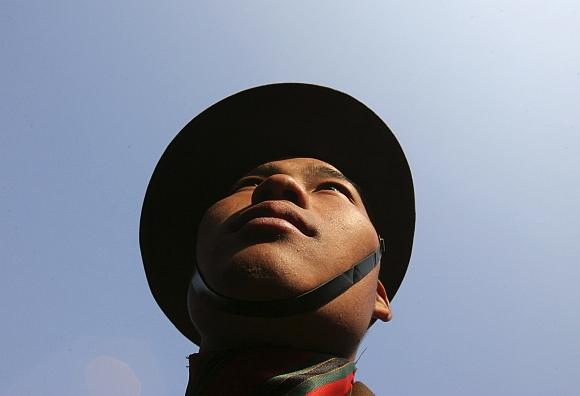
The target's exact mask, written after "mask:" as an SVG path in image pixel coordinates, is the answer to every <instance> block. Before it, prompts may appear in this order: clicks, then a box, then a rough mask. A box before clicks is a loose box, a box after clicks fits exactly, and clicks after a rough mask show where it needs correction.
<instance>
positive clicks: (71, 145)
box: [0, 0, 580, 396]
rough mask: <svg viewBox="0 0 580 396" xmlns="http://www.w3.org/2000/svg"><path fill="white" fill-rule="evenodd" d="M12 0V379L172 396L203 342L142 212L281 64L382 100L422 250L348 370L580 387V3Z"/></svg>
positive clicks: (466, 390)
mask: <svg viewBox="0 0 580 396" xmlns="http://www.w3.org/2000/svg"><path fill="white" fill-rule="evenodd" d="M276 3H277V4H273V3H272V2H266V1H246V2H222V1H211V2H210V1H197V2H191V1H171V2H153V1H124V2H114V1H99V2H95V1H92V2H89V1H82V0H81V1H63V0H57V1H52V2H41V1H15V0H5V1H3V2H2V3H1V4H0V37H1V38H0V49H1V53H2V61H1V62H0V86H1V88H2V92H3V94H2V95H1V96H0V125H1V128H0V268H1V269H2V276H1V277H0V315H1V317H2V326H1V327H0V347H1V350H2V353H1V356H2V357H1V358H0V395H2V396H23V395H64V396H69V395H70V396H73V395H74V396H84V395H87V396H102V395H109V396H111V395H112V396H115V395H123V396H132V395H142V396H149V395H150V396H153V395H173V394H177V395H179V394H183V393H184V390H185V385H186V382H187V370H186V367H185V366H186V359H185V357H186V356H187V355H188V354H189V353H191V352H194V351H195V350H196V348H194V346H193V345H192V344H190V343H189V342H188V341H187V340H186V339H185V338H184V337H183V336H181V334H180V333H179V332H178V331H177V330H175V329H174V328H173V327H172V326H171V324H170V323H169V321H168V320H166V319H165V317H164V316H163V314H162V313H161V311H160V310H159V309H158V307H157V306H156V305H155V302H154V300H153V298H152V297H151V295H150V292H149V290H148V287H147V284H146V280H145V276H144V273H143V270H142V265H141V259H140V253H139V246H138V222H139V213H140V207H141V203H142V199H143V195H144V192H145V188H146V186H147V182H148V180H149V177H150V175H151V172H152V171H153V168H154V166H155V164H156V162H157V160H158V158H159V157H160V155H161V153H162V152H163V150H164V148H165V147H166V145H167V144H168V143H169V141H170V140H171V139H172V138H173V136H174V135H175V134H176V133H177V132H178V131H179V130H180V129H181V127H183V126H184V125H185V124H186V123H187V122H188V121H189V120H190V119H191V118H193V117H194V116H195V115H196V114H197V113H199V112H200V111H202V110H203V109H204V108H206V107H207V106H209V105H210V104H212V103H214V102H216V101H217V100H219V99H221V98H223V97H225V96H228V95H230V94H232V93H234V92H237V91H239V90H242V89H244V88H247V87H250V86H255V85H261V84H265V83H270V82H279V81H302V82H313V83H317V84H322V85H328V86H331V87H334V88H336V89H339V90H342V91H345V92H348V93H349V94H351V95H353V96H355V97H357V98H358V99H359V100H361V101H363V102H364V103H365V104H367V105H368V106H370V107H371V108H372V109H374V110H375V112H377V113H378V114H379V115H380V116H381V117H382V118H383V119H384V120H385V121H386V122H387V123H388V124H389V126H390V127H391V128H392V129H393V131H394V132H395V134H396V135H397V137H398V139H399V141H400V143H401V145H402V146H403V148H404V149H405V151H406V153H407V156H408V159H409V162H410V164H411V169H412V171H413V175H414V180H415V185H416V198H417V231H416V238H415V249H414V252H413V257H412V261H411V265H410V267H409V272H408V275H407V277H406V279H405V282H404V284H403V286H402V288H401V289H400V291H399V292H398V294H397V297H396V298H395V300H394V302H393V310H394V319H393V321H392V322H390V323H388V324H383V325H376V326H374V327H373V329H372V330H371V332H370V333H369V335H368V336H367V337H366V338H365V340H364V342H363V345H362V347H361V350H362V349H364V348H367V349H366V352H365V353H364V355H363V356H362V358H361V360H360V361H359V364H358V367H359V370H358V372H357V377H358V378H359V379H361V380H363V381H364V382H366V383H367V384H368V385H369V386H370V387H371V388H372V389H373V390H374V391H375V392H376V393H377V394H378V395H417V394H432V395H457V394H470V395H488V394H490V393H493V394H496V395H514V394H525V395H577V394H578V389H580V377H579V376H578V370H579V368H580V335H579V334H580V315H579V313H578V307H577V301H578V300H579V299H580V289H579V288H578V283H579V280H580V260H579V259H580V244H579V243H578V241H579V240H580V227H579V226H578V224H579V223H580V209H579V205H578V202H580V183H579V180H580V166H579V162H580V160H579V159H578V158H579V154H580V150H579V148H580V50H579V49H580V48H579V46H578V37H580V4H579V3H578V2H576V1H558V0H555V1H549V2H548V1H533V0H532V1H525V2H524V1H513V0H512V1H495V0H491V1H459V0H449V1H442V2H430V1H415V2H395V1H380V2H379V1H369V2H364V3H355V2H341V1H339V2H337V1H321V2H316V3H315V4H313V3H312V2H306V1H293V2H276Z"/></svg>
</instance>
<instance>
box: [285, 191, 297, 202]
mask: <svg viewBox="0 0 580 396" xmlns="http://www.w3.org/2000/svg"><path fill="white" fill-rule="evenodd" d="M282 197H283V199H286V200H288V201H291V202H298V201H299V198H298V194H297V193H296V191H293V190H285V191H284V193H283V194H282Z"/></svg>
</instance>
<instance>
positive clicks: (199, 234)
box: [140, 83, 415, 396]
mask: <svg viewBox="0 0 580 396" xmlns="http://www.w3.org/2000/svg"><path fill="white" fill-rule="evenodd" d="M414 224H415V207H414V195H413V185H412V180H411V173H410V170H409V167H408V164H407V161H406V159H405V156H404V154H403V151H402V150H401V147H400V146H399V144H398V142H397V141H396V139H395V137H394V136H393V135H392V133H391V132H390V130H389V129H388V127H387V126H386V125H385V124H384V123H383V122H382V121H381V120H380V118H379V117H378V116H377V115H376V114H375V113H373V112H372V111H371V110H370V109H369V108H367V107H366V106H364V105H363V104H362V103H360V102H359V101H357V100H356V99H354V98H352V97H351V96H348V95H346V94H344V93H341V92H338V91H335V90H333V89H330V88H325V87H321V86H316V85H310V84H297V83H287V84H272V85H265V86H261V87H256V88H252V89H248V90H246V91H242V92H240V93H238V94H235V95H233V96H230V97H228V98H226V99H224V100H222V101H220V102H218V103H217V104H215V105H213V106H211V107H210V108H208V109H207V110H205V111H204V112H202V113H201V114H200V115H198V116H197V117H196V118H194V119H193V120H192V121H191V122H190V123H189V124H187V125H186V126H185V128H183V130H182V131H181V132H180V133H179V134H178V135H177V137H176V138H175V139H174V140H173V141H172V143H171V144H170V145H169V147H168V148H167V149H166V151H165V153H164V154H163V156H162V158H161V159H160V161H159V163H158V164H157V167H156V168H155V171H154V173H153V176H152V178H151V181H150V183H149V187H148V189H147V193H146V196H145V201H144V204H143V210H142V215H141V228H140V245H141V252H142V257H143V262H144V266H145V271H146V274H147V279H148V282H149V286H150V288H151V290H152V293H153V296H154V297H155V299H156V301H157V303H158V304H159V306H160V307H161V309H162V310H163V312H164V313H165V314H166V315H167V316H168V318H169V319H170V320H171V321H172V323H173V324H174V325H175V326H176V327H177V328H178V329H179V330H180V331H181V332H182V333H183V334H184V335H185V336H186V337H188V338H189V339H190V340H191V341H193V342H194V343H195V344H197V345H199V347H200V349H199V353H197V354H193V355H191V356H190V358H189V361H190V362H189V363H190V378H189V384H188V386H187V390H186V395H188V396H189V395H351V394H352V395H368V394H372V393H371V392H370V391H369V390H368V388H367V387H366V386H364V385H363V384H361V383H360V382H354V373H355V369H356V368H355V363H354V359H355V355H356V352H357V348H358V346H359V344H360V341H361V339H362V337H363V336H364V334H365V333H366V331H367V330H368V328H369V327H370V326H371V325H372V324H373V323H374V322H375V321H376V320H380V321H385V322H386V321H388V320H390V319H391V308H390V304H389V300H390V299H392V298H393V297H394V295H395V293H396V291H397V289H398V288H399V286H400V284H401V281H402V279H403V276H404V274H405V271H406V269H407V265H408V262H409V258H410V255H411V247H412V241H413V232H414Z"/></svg>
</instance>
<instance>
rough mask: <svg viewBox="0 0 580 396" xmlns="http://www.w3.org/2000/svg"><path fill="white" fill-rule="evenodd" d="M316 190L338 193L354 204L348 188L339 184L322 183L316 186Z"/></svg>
mask: <svg viewBox="0 0 580 396" xmlns="http://www.w3.org/2000/svg"><path fill="white" fill-rule="evenodd" d="M317 190H318V191H322V190H329V191H333V192H335V193H339V194H342V195H344V196H345V197H346V198H348V200H349V201H351V202H354V200H353V196H352V193H351V192H350V190H349V189H348V187H346V186H345V185H343V184H340V183H336V182H326V183H322V184H321V185H319V186H318V188H317Z"/></svg>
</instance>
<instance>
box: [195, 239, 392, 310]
mask: <svg viewBox="0 0 580 396" xmlns="http://www.w3.org/2000/svg"><path fill="white" fill-rule="evenodd" d="M384 252H385V241H384V240H383V238H381V237H379V246H378V247H377V249H376V250H375V251H374V252H372V253H371V254H369V255H368V256H367V257H365V258H364V259H362V260H361V261H359V262H358V263H356V264H355V265H353V266H352V267H350V268H349V269H348V270H346V271H345V272H343V273H342V274H338V275H337V276H336V277H334V278H332V279H330V280H329V281H327V282H325V283H323V284H322V285H320V286H317V287H315V288H314V289H312V290H310V291H307V292H305V293H302V294H300V295H298V296H295V297H290V298H284V299H279V300H267V301H247V300H236V299H233V298H230V297H226V296H223V295H221V294H219V293H217V292H215V291H213V290H211V289H210V288H209V286H208V285H207V283H206V282H205V281H204V279H203V276H202V275H201V273H200V272H199V269H197V268H196V269H195V271H194V274H193V278H192V279H191V284H190V287H189V291H188V294H191V293H193V294H195V295H196V296H198V297H201V298H203V300H204V301H206V302H207V303H208V304H210V305H211V306H212V307H213V308H215V309H217V310H220V311H224V312H228V313H232V314H238V315H243V316H257V317H270V318H274V317H281V316H290V315H294V314H297V313H301V312H307V311H311V310H314V309H316V308H320V307H322V306H324V305H326V304H327V303H329V302H330V301H332V300H334V299H335V298H336V297H338V296H340V295H341V294H342V293H344V292H345V291H347V290H348V289H349V288H351V287H352V285H354V284H355V283H357V282H358V281H360V280H361V279H362V278H364V277H365V276H366V275H367V274H368V273H369V272H371V271H372V270H373V268H375V267H376V266H377V265H378V264H379V262H380V261H381V256H382V254H383V253H384ZM188 302H189V298H188Z"/></svg>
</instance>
